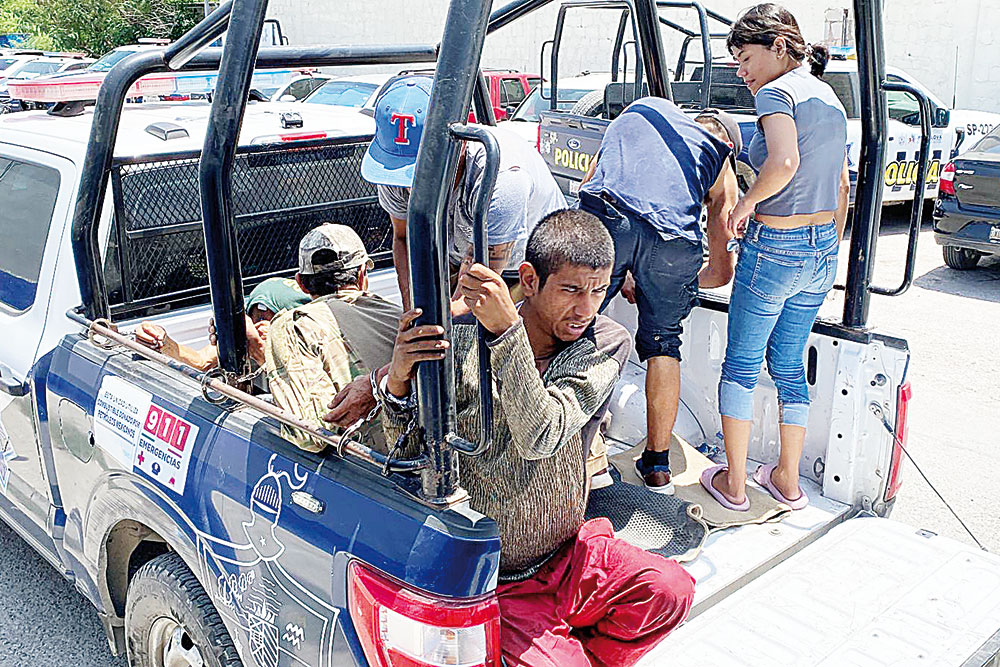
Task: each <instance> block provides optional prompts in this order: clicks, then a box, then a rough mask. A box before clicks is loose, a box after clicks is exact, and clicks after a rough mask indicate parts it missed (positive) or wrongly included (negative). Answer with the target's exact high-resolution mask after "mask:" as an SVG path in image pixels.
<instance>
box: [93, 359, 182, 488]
mask: <svg viewBox="0 0 1000 667" xmlns="http://www.w3.org/2000/svg"><path fill="white" fill-rule="evenodd" d="M197 437H198V427H197V426H195V425H194V424H192V423H190V422H188V421H187V420H185V419H183V418H182V417H180V416H179V415H177V414H175V413H173V412H171V411H170V410H169V409H167V408H165V407H162V406H159V405H156V404H154V403H153V396H152V394H150V393H149V392H148V391H145V390H143V389H140V388H139V387H136V386H135V385H132V384H130V383H128V382H125V381H124V380H122V379H121V378H117V377H114V376H111V375H108V376H105V377H104V379H103V380H102V381H101V390H100V392H99V393H98V395H97V402H96V405H95V406H94V440H95V442H96V443H97V445H98V446H99V447H100V448H101V449H103V450H104V451H105V452H107V453H108V454H109V455H110V456H111V458H113V459H114V460H115V461H117V462H118V463H119V464H120V465H122V466H124V467H126V468H132V469H133V470H141V471H142V472H143V473H145V474H146V475H148V476H150V477H152V478H153V479H155V480H156V481H157V482H159V483H160V484H162V485H163V486H165V487H167V488H168V489H170V490H171V491H173V492H175V493H177V494H182V493H184V485H185V483H186V482H187V471H188V464H189V463H190V461H191V448H192V447H193V445H194V442H195V439H196V438H197Z"/></svg>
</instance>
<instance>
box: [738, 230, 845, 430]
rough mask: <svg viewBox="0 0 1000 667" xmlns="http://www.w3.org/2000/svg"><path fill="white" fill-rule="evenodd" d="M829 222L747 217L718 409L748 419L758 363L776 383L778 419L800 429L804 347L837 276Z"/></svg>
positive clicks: (805, 411)
mask: <svg viewBox="0 0 1000 667" xmlns="http://www.w3.org/2000/svg"><path fill="white" fill-rule="evenodd" d="M838 248H839V244H838V242H837V229H836V227H835V226H834V224H833V223H832V222H831V223H828V224H825V225H813V226H808V227H799V228H796V229H786V230H780V229H773V228H771V227H767V226H765V225H762V224H761V223H759V222H757V221H755V220H751V221H750V225H749V227H748V228H747V233H746V235H745V236H744V238H743V241H742V243H741V244H740V257H739V260H738V261H737V262H736V277H735V280H734V284H733V293H732V297H731V298H730V301H729V330H728V335H729V340H728V343H727V345H726V358H725V361H723V363H722V379H721V381H720V382H719V412H720V413H722V415H723V416H724V417H732V418H734V419H742V420H747V421H749V420H752V419H753V392H754V388H755V387H756V386H757V377H758V376H759V375H760V365H761V362H762V361H763V360H764V358H765V355H766V357H767V371H768V374H770V376H771V379H772V380H774V384H775V386H776V387H777V388H778V404H779V406H780V413H779V419H778V421H779V422H780V423H782V424H792V425H795V426H802V427H805V426H806V424H807V423H808V420H809V388H808V386H807V385H806V375H805V366H804V364H803V362H802V356H803V352H804V350H805V347H806V342H807V341H808V339H809V333H810V332H811V331H812V325H813V322H814V321H815V320H816V314H817V313H818V312H819V308H820V306H821V305H822V304H823V299H824V298H826V293H827V292H829V291H830V288H831V287H833V282H834V279H835V278H836V275H837V250H838Z"/></svg>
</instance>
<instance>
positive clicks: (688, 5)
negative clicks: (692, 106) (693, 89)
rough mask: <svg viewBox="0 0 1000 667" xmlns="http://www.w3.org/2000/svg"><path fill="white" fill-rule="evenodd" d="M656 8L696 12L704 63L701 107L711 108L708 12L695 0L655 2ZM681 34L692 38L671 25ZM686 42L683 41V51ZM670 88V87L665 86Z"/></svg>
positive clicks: (662, 20)
mask: <svg viewBox="0 0 1000 667" xmlns="http://www.w3.org/2000/svg"><path fill="white" fill-rule="evenodd" d="M656 6H657V7H658V8H659V7H663V8H670V7H673V8H678V9H694V10H695V11H696V12H698V26H699V28H700V30H701V53H702V58H703V59H704V61H705V64H704V66H703V67H702V68H701V71H702V74H701V106H702V108H704V109H707V108H708V107H710V106H712V33H711V32H709V29H708V12H707V11H705V7H704V5H702V4H701V3H700V2H698V1H697V0H691V1H689V2H674V1H672V0H657V3H656ZM659 19H660V23H665V22H666V19H664V18H663V17H662V16H660V17H659ZM671 27H674V28H676V29H678V30H680V31H681V32H683V33H684V34H685V35H686V36H687V37H692V36H693V35H692V34H691V32H690V31H689V30H686V29H684V28H681V27H680V26H676V25H673V24H671ZM686 45H687V42H686V41H685V49H686ZM667 88H668V89H669V88H670V85H669V84H668V85H667Z"/></svg>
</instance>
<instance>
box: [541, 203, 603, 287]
mask: <svg viewBox="0 0 1000 667" xmlns="http://www.w3.org/2000/svg"><path fill="white" fill-rule="evenodd" d="M524 261H526V262H528V263H529V264H531V266H533V267H534V268H535V271H536V272H537V273H538V279H539V285H538V286H539V287H540V288H541V287H544V286H545V281H546V280H548V278H549V276H550V275H552V274H553V273H556V272H557V271H559V269H561V268H562V267H563V266H564V265H566V264H570V265H572V266H586V267H587V268H590V269H603V268H605V267H607V266H611V265H612V264H614V261H615V244H614V241H612V240H611V234H609V233H608V230H607V229H605V227H604V225H603V224H602V223H601V221H600V220H598V219H597V216H595V215H593V214H591V213H587V212H586V211H581V210H579V209H575V208H566V209H562V210H559V211H553V212H552V213H549V214H548V215H547V216H545V217H544V218H542V221H541V222H539V223H538V226H536V227H535V230H534V231H533V232H531V236H529V237H528V245H527V246H526V247H525V249H524Z"/></svg>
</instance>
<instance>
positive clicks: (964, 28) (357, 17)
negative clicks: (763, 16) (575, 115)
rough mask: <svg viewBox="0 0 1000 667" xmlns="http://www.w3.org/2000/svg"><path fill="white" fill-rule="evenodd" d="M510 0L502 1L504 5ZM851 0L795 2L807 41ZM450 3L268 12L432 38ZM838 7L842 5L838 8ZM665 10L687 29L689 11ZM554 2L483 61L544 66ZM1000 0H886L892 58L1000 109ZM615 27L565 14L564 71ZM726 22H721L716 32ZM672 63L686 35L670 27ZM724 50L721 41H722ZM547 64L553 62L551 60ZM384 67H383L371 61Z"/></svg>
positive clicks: (580, 63) (603, 47) (307, 1)
mask: <svg viewBox="0 0 1000 667" xmlns="http://www.w3.org/2000/svg"><path fill="white" fill-rule="evenodd" d="M502 4H503V1H502V0H499V1H497V2H496V3H495V4H494V6H495V7H499V6H501V5H502ZM851 4H852V3H851V2H849V0H820V1H819V2H805V1H804V0H789V1H788V2H787V5H788V7H789V8H790V9H791V10H792V12H793V13H794V14H795V16H796V18H797V19H798V21H799V24H800V26H801V27H802V31H803V33H804V35H805V38H806V41H811V42H818V41H822V40H823V38H824V32H825V29H826V18H827V17H828V11H830V13H831V14H836V13H837V11H836V10H842V9H843V8H846V7H850V6H851ZM748 5H749V3H748V2H746V0H714V1H712V2H708V6H709V7H711V8H712V9H714V10H715V11H718V12H719V13H721V14H724V15H727V16H729V17H731V18H735V17H736V16H737V15H738V14H739V12H740V10H741V9H743V8H745V7H747V6H748ZM447 9H448V3H447V1H446V0H340V1H339V2H336V3H333V2H330V1H329V0H271V3H270V10H269V13H270V15H271V16H273V17H276V18H279V19H281V21H282V25H283V27H284V30H285V33H286V34H287V35H288V37H289V38H290V40H291V43H292V44H320V43H326V44H374V43H395V44H399V43H430V42H437V41H438V40H439V39H440V37H441V31H442V28H443V26H444V19H445V15H446V13H447ZM831 10H834V11H831ZM666 11H668V12H669V13H667V14H664V15H665V16H668V17H670V18H672V19H676V20H677V21H678V22H680V23H683V24H685V25H687V26H689V27H694V26H695V25H696V22H695V20H694V14H693V12H691V11H690V10H666ZM556 12H557V6H556V3H553V4H552V5H551V6H549V7H546V8H543V9H541V10H538V11H537V12H535V14H533V15H531V16H529V17H526V18H522V19H521V20H519V21H516V22H515V23H514V24H511V25H509V26H507V27H506V28H503V29H501V30H500V31H498V32H497V33H495V34H493V35H492V36H490V37H488V38H487V42H486V50H485V53H484V56H483V64H484V65H486V66H491V67H512V68H516V69H520V70H525V71H527V70H530V71H537V70H538V68H539V48H540V47H541V44H542V42H543V41H545V40H547V39H551V38H552V33H553V29H554V26H555V17H556ZM998 17H1000V0H885V40H884V41H885V48H886V61H887V63H888V64H890V65H894V66H896V67H899V68H901V69H903V70H906V71H907V72H909V73H910V74H912V75H913V76H914V77H916V78H917V79H918V80H920V81H921V82H923V83H924V84H925V85H927V86H928V87H929V88H930V89H931V90H932V91H933V92H934V93H936V94H937V95H938V96H939V97H940V98H942V99H943V100H944V101H945V102H946V103H948V104H951V102H952V99H953V97H954V99H955V100H956V103H957V104H956V106H957V107H959V108H972V109H982V110H984V111H998V110H1000V21H998ZM616 25H617V12H615V11H612V10H598V11H595V10H588V11H581V10H577V11H575V12H572V13H571V14H570V18H569V20H568V21H567V27H566V33H565V39H566V40H567V44H570V46H569V47H567V48H565V49H564V50H563V51H562V52H561V64H560V75H562V76H572V75H574V74H578V73H579V72H581V71H582V70H590V71H606V70H608V68H609V66H610V58H611V38H612V34H613V31H614V29H615V27H616ZM716 28H721V26H720V25H719V24H716V23H714V22H713V29H716ZM663 36H664V44H665V47H666V53H667V56H668V61H669V62H671V63H673V61H674V59H675V57H676V53H677V48H678V46H679V39H678V38H677V33H676V32H674V31H673V30H670V29H664V31H663ZM715 46H716V47H717V48H719V49H721V48H722V44H721V42H717V43H716V45H715ZM546 67H547V64H546ZM369 69H384V68H369Z"/></svg>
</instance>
